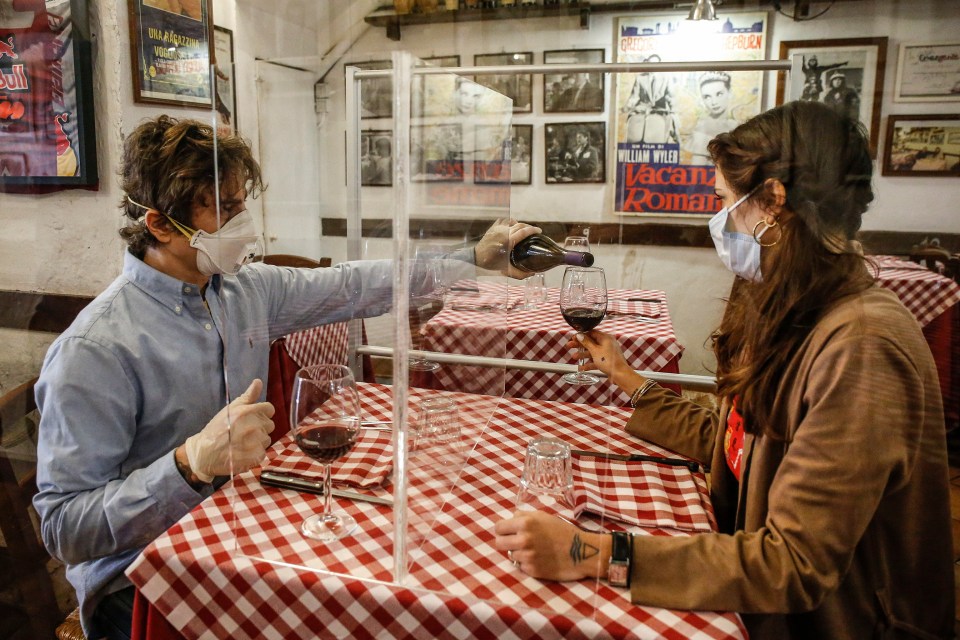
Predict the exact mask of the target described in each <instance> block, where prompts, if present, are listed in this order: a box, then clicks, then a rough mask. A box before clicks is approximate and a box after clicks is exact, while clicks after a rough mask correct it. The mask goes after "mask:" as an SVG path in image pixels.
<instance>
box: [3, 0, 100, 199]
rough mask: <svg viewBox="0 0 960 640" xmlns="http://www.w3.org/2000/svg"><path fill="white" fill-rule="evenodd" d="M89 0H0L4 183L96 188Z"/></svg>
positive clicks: (25, 189) (30, 188)
mask: <svg viewBox="0 0 960 640" xmlns="http://www.w3.org/2000/svg"><path fill="white" fill-rule="evenodd" d="M96 148H97V147H96V140H95V131H94V106H93V67H92V64H91V43H90V29H89V23H88V16H87V3H86V2H85V1H83V0H72V1H71V2H58V3H43V2H32V3H17V4H14V3H12V2H10V1H9V0H0V191H5V192H9V193H47V192H51V191H59V190H62V189H70V188H84V189H96V188H97V186H98V180H99V178H98V173H97V154H96Z"/></svg>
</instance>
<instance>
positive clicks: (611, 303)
mask: <svg viewBox="0 0 960 640" xmlns="http://www.w3.org/2000/svg"><path fill="white" fill-rule="evenodd" d="M651 301H653V302H651ZM662 305H663V301H661V300H657V299H656V298H654V297H650V298H642V299H628V298H620V299H616V298H611V299H609V300H607V314H608V315H612V316H644V317H647V318H659V317H660V309H661V306H662Z"/></svg>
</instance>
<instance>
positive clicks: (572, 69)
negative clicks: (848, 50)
mask: <svg viewBox="0 0 960 640" xmlns="http://www.w3.org/2000/svg"><path fill="white" fill-rule="evenodd" d="M792 69H793V61H792V60H710V61H703V62H595V63H570V64H523V65H519V64H518V65H488V66H483V67H417V68H415V69H413V71H412V73H413V75H415V76H421V75H422V76H432V75H440V74H456V75H464V76H476V75H486V74H497V75H520V74H527V73H535V74H538V75H539V74H545V73H598V72H599V73H621V72H627V73H637V72H642V71H647V72H651V73H669V72H684V71H686V72H690V71H791V70H792ZM354 75H355V77H356V78H359V79H366V78H390V77H393V71H392V70H391V69H362V70H358V71H357V72H356V73H355V74H354Z"/></svg>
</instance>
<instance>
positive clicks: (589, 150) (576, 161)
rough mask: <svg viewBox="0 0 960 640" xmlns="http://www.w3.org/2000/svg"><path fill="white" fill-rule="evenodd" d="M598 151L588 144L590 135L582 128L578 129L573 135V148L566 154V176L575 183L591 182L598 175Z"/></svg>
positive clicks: (599, 160)
mask: <svg viewBox="0 0 960 640" xmlns="http://www.w3.org/2000/svg"><path fill="white" fill-rule="evenodd" d="M602 162H603V159H602V158H601V157H600V151H599V150H598V149H597V147H595V146H594V145H592V144H590V134H589V133H587V130H586V129H584V128H582V127H581V128H578V129H577V130H576V132H575V133H574V145H573V148H572V149H571V150H569V151H567V153H566V164H567V168H568V175H570V176H571V177H572V178H573V179H574V181H576V182H593V181H596V180H597V178H598V177H599V175H600V171H601V167H602V166H603V165H602V164H601V163H602Z"/></svg>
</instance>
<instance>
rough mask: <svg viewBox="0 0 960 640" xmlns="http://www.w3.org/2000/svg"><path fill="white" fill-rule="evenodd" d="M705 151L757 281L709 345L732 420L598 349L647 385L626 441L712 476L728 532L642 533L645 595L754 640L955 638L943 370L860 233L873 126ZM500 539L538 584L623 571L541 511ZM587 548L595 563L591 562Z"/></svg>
mask: <svg viewBox="0 0 960 640" xmlns="http://www.w3.org/2000/svg"><path fill="white" fill-rule="evenodd" d="M709 150H710V154H711V157H712V158H713V160H714V162H715V163H716V165H717V178H716V193H717V197H718V198H719V199H720V200H721V201H722V203H723V209H721V211H720V212H719V213H718V214H717V215H716V216H715V217H714V218H713V219H712V220H711V221H710V231H711V235H712V237H713V239H714V243H715V244H716V246H717V251H718V253H719V254H720V257H721V259H722V261H723V262H724V264H725V265H726V266H727V267H728V268H730V269H731V270H732V271H733V272H734V273H736V274H737V275H738V276H740V277H741V278H743V279H744V280H743V281H742V282H739V285H740V286H738V287H737V294H736V295H735V296H733V298H732V299H731V301H730V303H729V305H728V309H727V312H726V314H725V317H724V319H723V321H722V323H721V326H720V328H719V330H718V331H717V332H716V333H715V334H714V337H713V346H714V350H715V353H716V356H717V381H718V393H719V397H720V410H719V412H718V413H717V412H713V411H709V410H707V409H705V408H703V407H700V406H698V405H695V404H693V403H691V402H688V401H686V400H684V399H683V398H681V397H679V396H677V395H675V394H672V393H671V392H669V391H667V390H664V389H662V388H660V387H658V386H657V385H656V384H654V383H653V382H652V381H650V380H646V379H644V378H643V377H642V376H640V375H639V374H637V373H636V372H634V371H633V370H632V369H631V368H630V367H629V365H628V364H627V363H626V361H625V360H624V358H623V355H622V354H621V352H620V348H619V346H618V345H617V344H616V342H615V341H614V340H613V339H612V338H611V337H610V336H608V335H606V334H603V333H600V332H597V331H594V332H592V333H590V334H589V335H588V336H587V337H586V338H585V339H584V342H583V344H584V346H586V347H587V348H588V349H589V351H590V355H591V358H592V363H589V364H591V365H592V366H594V367H596V368H599V369H600V370H601V371H603V372H604V373H606V374H607V375H608V376H609V377H610V378H611V380H612V381H613V382H615V383H616V384H617V385H618V386H619V387H620V388H621V389H623V390H624V391H626V392H628V393H630V394H632V399H631V404H633V405H634V407H635V411H634V413H633V415H632V416H631V418H630V420H629V422H628V424H627V432H628V433H630V434H631V435H634V436H637V437H639V438H643V439H645V440H649V441H653V442H657V443H659V444H661V445H663V446H666V447H669V448H671V449H673V450H675V451H677V452H679V453H681V454H684V455H687V456H690V457H692V458H695V459H697V460H699V461H701V462H703V463H705V464H708V465H710V466H711V482H712V487H711V498H712V502H713V506H714V509H715V511H716V514H717V520H718V523H719V527H720V532H719V533H709V534H701V535H694V536H677V537H661V536H642V537H641V536H635V537H633V539H632V554H630V555H629V556H628V557H629V558H630V563H629V566H628V568H627V574H626V575H627V577H628V579H629V588H630V594H631V598H632V600H633V601H634V602H635V603H638V604H646V605H654V606H660V607H668V608H675V609H707V610H721V611H737V612H740V613H742V614H743V619H744V622H745V623H746V625H747V627H748V629H749V630H750V634H751V637H752V638H798V637H805V638H856V639H860V638H874V637H897V638H899V637H918V638H938V637H951V636H952V631H953V617H954V602H953V597H954V596H953V572H952V565H953V556H952V552H951V546H952V545H951V534H950V513H949V497H948V476H947V462H946V445H945V437H944V420H943V410H942V406H941V400H940V391H939V387H938V382H937V373H936V369H935V367H934V363H933V360H932V357H931V355H930V351H929V348H928V347H927V345H926V343H925V342H924V339H923V336H922V334H921V332H920V328H919V326H918V325H917V323H916V321H915V320H914V319H913V317H912V316H911V314H910V313H909V312H908V311H907V310H906V309H905V308H904V307H903V306H902V305H901V304H900V302H899V300H898V299H897V298H896V296H895V295H894V294H892V293H890V292H888V291H886V290H884V289H881V288H879V287H877V286H876V285H875V284H874V282H873V278H872V277H871V275H870V269H869V268H868V265H867V263H866V261H865V259H864V257H863V256H862V255H861V254H860V252H859V250H858V245H857V243H856V241H855V240H854V235H855V234H856V232H857V230H858V229H859V227H860V221H861V216H862V214H863V213H864V212H865V211H866V209H867V205H868V204H869V203H870V201H871V200H872V199H873V194H872V191H871V188H870V179H871V162H870V155H869V151H868V145H867V139H866V135H865V131H864V129H863V127H862V126H861V125H859V124H857V123H855V122H854V121H852V120H850V119H848V118H846V117H844V116H842V115H840V114H837V113H836V112H834V111H833V110H831V109H830V108H829V107H826V106H825V105H823V104H820V103H814V102H795V103H790V104H787V105H784V106H782V107H778V108H776V109H773V110H771V111H768V112H766V113H764V114H761V115H759V116H756V117H754V118H752V119H751V120H750V121H748V122H746V123H744V124H743V125H741V126H739V127H737V128H736V129H734V130H733V131H732V132H729V133H724V134H721V135H719V136H717V137H716V138H715V139H714V140H712V141H711V143H710V145H709ZM571 344H572V346H573V345H575V344H576V343H575V342H572V343H571ZM496 534H497V541H496V542H497V547H498V548H499V549H501V550H503V551H506V552H509V555H510V556H511V557H512V558H513V560H514V562H515V563H516V564H518V566H519V567H520V568H521V569H522V570H523V571H525V572H527V573H529V574H531V575H533V576H537V577H541V578H545V579H552V580H576V579H581V578H585V577H590V578H593V577H607V575H608V574H607V572H608V565H609V562H610V558H611V548H612V545H613V540H612V536H611V535H609V534H593V533H587V532H585V531H581V530H579V529H577V528H576V527H574V526H572V525H570V524H568V523H565V522H563V521H561V520H559V519H557V518H555V517H553V516H549V515H547V514H543V513H521V514H518V515H516V516H515V517H513V518H510V519H508V520H504V521H501V522H499V523H497V526H496ZM621 541H622V539H621ZM618 543H619V541H618ZM585 548H586V549H590V548H594V549H596V550H597V554H596V555H594V556H593V557H589V558H588V559H581V558H584V557H586V556H589V554H588V553H584V552H582V550H583V549H585ZM577 550H580V552H579V553H576V551H577ZM617 568H619V569H622V565H617ZM610 575H611V576H613V575H615V574H614V573H611V574H610Z"/></svg>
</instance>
